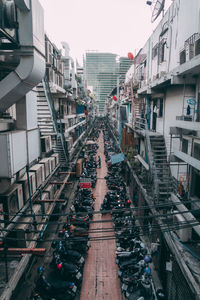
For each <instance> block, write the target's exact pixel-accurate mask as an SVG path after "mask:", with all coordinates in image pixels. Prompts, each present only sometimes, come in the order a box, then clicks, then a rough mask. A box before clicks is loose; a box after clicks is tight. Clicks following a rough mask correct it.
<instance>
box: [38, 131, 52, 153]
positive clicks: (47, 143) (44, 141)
mask: <svg viewBox="0 0 200 300" xmlns="http://www.w3.org/2000/svg"><path fill="white" fill-rule="evenodd" d="M40 140H41V150H42V152H43V153H49V152H50V151H51V150H52V144H51V136H50V135H47V136H42V137H41V138H40Z"/></svg>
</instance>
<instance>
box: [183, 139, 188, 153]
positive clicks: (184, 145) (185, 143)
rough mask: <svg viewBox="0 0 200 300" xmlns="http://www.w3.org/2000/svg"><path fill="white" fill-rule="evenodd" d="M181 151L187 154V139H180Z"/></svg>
mask: <svg viewBox="0 0 200 300" xmlns="http://www.w3.org/2000/svg"><path fill="white" fill-rule="evenodd" d="M182 152H184V153H186V154H188V140H186V139H182Z"/></svg>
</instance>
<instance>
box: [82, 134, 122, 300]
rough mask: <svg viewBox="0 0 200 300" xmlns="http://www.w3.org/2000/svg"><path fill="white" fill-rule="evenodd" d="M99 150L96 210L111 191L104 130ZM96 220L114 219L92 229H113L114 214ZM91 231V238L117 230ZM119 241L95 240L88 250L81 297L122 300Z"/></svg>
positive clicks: (91, 228) (86, 299)
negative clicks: (117, 263)
mask: <svg viewBox="0 0 200 300" xmlns="http://www.w3.org/2000/svg"><path fill="white" fill-rule="evenodd" d="M98 145H99V149H98V153H97V156H98V155H100V156H101V169H97V177H98V178H99V179H98V180H97V183H96V187H95V189H94V191H93V192H94V195H95V197H96V201H95V211H99V210H100V206H101V203H102V202H103V199H104V196H105V194H106V193H107V186H106V180H104V179H103V178H104V176H106V174H107V166H106V162H105V156H104V143H103V133H102V132H101V134H100V137H99V139H98ZM93 220H94V221H97V220H102V221H103V220H110V222H105V223H102V222H100V223H92V224H91V225H90V231H92V230H94V229H103V228H113V224H112V220H111V217H110V214H107V215H104V216H101V214H95V215H94V217H93ZM99 231H100V232H98V233H96V232H95V233H90V236H91V237H103V236H106V235H114V231H113V232H107V233H106V232H102V231H101V230H99ZM115 250H116V244H115V240H103V241H91V248H90V249H89V251H88V257H87V259H86V263H85V266H84V273H83V283H82V289H81V296H80V300H102V299H105V300H122V299H123V297H122V294H121V288H120V280H119V278H118V275H117V265H116V263H115Z"/></svg>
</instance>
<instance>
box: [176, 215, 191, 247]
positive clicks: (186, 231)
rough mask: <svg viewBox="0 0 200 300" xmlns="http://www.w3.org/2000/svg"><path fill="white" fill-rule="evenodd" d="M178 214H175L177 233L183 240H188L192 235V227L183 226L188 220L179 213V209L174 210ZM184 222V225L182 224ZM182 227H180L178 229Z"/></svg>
mask: <svg viewBox="0 0 200 300" xmlns="http://www.w3.org/2000/svg"><path fill="white" fill-rule="evenodd" d="M174 212H175V213H176V214H175V215H174V216H173V222H174V223H175V224H174V227H176V228H177V229H176V230H175V231H176V234H177V235H178V237H179V239H180V241H181V242H187V241H189V240H190V239H191V237H192V228H191V227H188V228H181V227H184V226H185V225H186V220H185V218H184V217H183V215H181V214H179V213H178V211H174ZM182 224H183V225H182ZM179 227H180V229H178V228H179Z"/></svg>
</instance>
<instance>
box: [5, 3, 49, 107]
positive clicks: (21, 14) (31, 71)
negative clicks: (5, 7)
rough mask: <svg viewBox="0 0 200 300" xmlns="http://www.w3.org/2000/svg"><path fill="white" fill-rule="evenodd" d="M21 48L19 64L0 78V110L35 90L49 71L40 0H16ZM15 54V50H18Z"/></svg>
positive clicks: (18, 52)
mask: <svg viewBox="0 0 200 300" xmlns="http://www.w3.org/2000/svg"><path fill="white" fill-rule="evenodd" d="M15 4H16V7H17V16H18V18H17V21H18V27H19V29H18V34H19V44H20V49H19V50H17V53H16V54H19V56H20V62H19V65H18V66H17V68H16V69H15V70H14V71H12V72H11V73H9V74H8V75H7V76H6V77H5V78H4V79H3V80H1V81H0V112H4V111H5V110H6V109H8V108H9V107H10V106H12V105H13V104H14V103H16V102H17V101H18V100H20V99H21V98H22V97H23V96H24V95H25V94H27V93H28V92H29V91H31V90H32V89H33V88H34V87H35V86H36V85H37V84H38V83H39V82H40V81H41V80H42V78H43V77H44V74H45V44H44V16H43V8H42V6H41V5H40V3H39V1H38V0H34V1H30V0H15ZM14 54H15V53H14Z"/></svg>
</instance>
